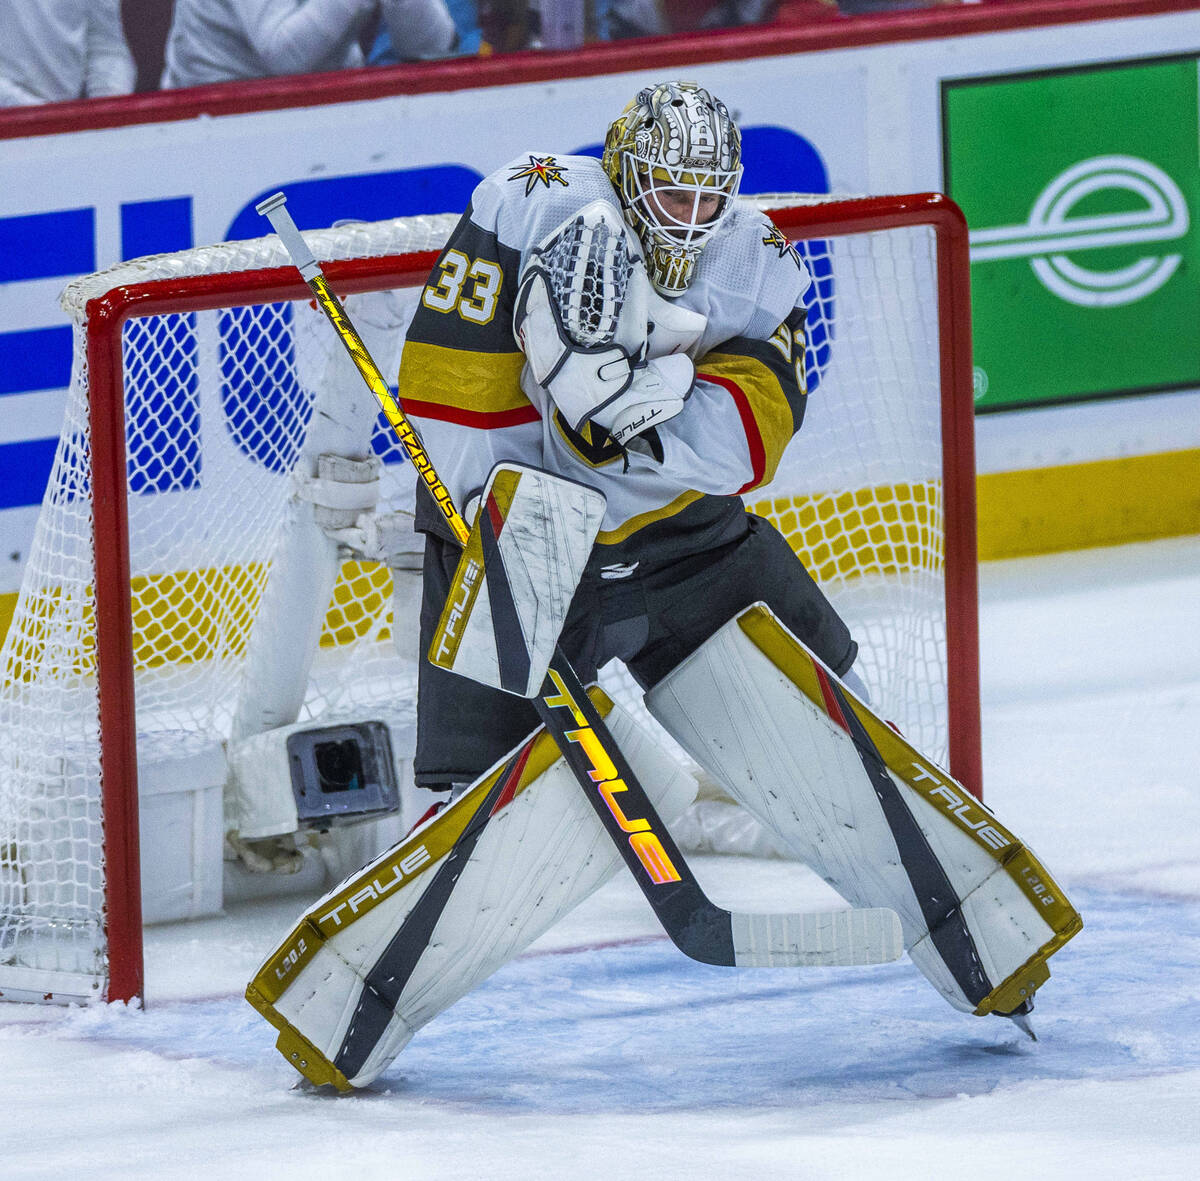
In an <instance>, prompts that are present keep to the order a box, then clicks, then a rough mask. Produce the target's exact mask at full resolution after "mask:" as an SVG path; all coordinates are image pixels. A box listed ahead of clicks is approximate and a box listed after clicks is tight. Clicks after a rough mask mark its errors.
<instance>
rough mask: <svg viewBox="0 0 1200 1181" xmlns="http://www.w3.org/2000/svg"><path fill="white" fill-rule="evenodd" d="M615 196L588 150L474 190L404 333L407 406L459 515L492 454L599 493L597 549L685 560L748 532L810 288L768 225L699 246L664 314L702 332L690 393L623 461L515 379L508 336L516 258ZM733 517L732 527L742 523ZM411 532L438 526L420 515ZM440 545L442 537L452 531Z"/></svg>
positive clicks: (743, 227)
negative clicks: (699, 322)
mask: <svg viewBox="0 0 1200 1181" xmlns="http://www.w3.org/2000/svg"><path fill="white" fill-rule="evenodd" d="M597 199H604V200H607V201H609V202H611V203H612V205H613V206H614V208H617V209H618V210H619V202H618V199H617V196H616V193H615V192H614V190H613V188H612V185H611V184H610V183H609V180H608V178H607V176H606V175H605V174H604V171H603V169H602V168H601V165H600V162H599V161H598V160H596V159H594V158H593V157H590V156H549V155H541V154H537V153H527V154H525V155H522V156H521V157H519V158H518V159H516V160H514V161H513V162H512V163H510V164H508V165H506V166H505V167H503V168H500V169H498V170H497V171H496V172H494V173H493V174H492V175H491V176H489V177H487V178H486V179H485V180H483V181H482V182H481V183H480V184H479V186H478V187H477V188H476V190H475V192H474V194H473V196H472V200H471V205H470V207H469V208H468V209H467V211H466V213H465V214H464V215H463V217H462V218H461V219H460V221H459V223H458V225H457V227H456V228H455V230H454V232H453V234H452V235H451V238H450V240H449V241H448V243H447V244H446V247H445V249H444V250H443V251H442V253H441V256H440V257H439V259H438V262H437V265H436V266H435V268H434V270H433V273H432V275H431V278H430V281H429V283H428V285H427V286H426V287H425V289H424V291H423V292H422V295H421V302H420V305H419V306H418V308H417V311H416V313H415V315H414V317H413V321H412V324H411V326H410V328H409V330H408V334H407V338H406V342H405V347H404V353H403V356H402V358H401V364H400V378H399V391H400V397H401V401H402V403H403V406H404V411H405V413H406V414H407V415H409V416H410V417H411V418H412V420H413V422H414V424H415V425H416V427H417V429H418V430H419V432H420V434H421V436H422V438H423V440H424V442H425V445H426V447H427V448H428V450H429V453H430V455H431V456H432V457H433V460H434V463H435V464H436V465H437V469H438V472H439V474H440V475H441V477H442V479H443V481H444V482H445V483H446V485H447V487H448V488H449V489H450V491H451V493H452V495H453V496H454V499H455V502H456V503H457V504H458V505H459V507H460V509H461V508H462V507H463V506H464V505H465V504H466V503H467V502H468V501H469V499H470V498H471V497H472V496H473V495H475V494H476V493H478V492H479V490H480V489H481V488H482V487H483V485H484V482H485V481H486V479H487V476H488V473H489V472H490V471H491V469H492V467H493V466H494V465H495V464H496V463H499V462H501V461H503V460H509V461H516V462H520V463H527V464H532V465H534V466H537V467H541V468H545V469H546V470H549V471H551V472H555V473H557V474H559V475H562V476H565V477H568V478H570V479H575V480H580V481H582V482H584V483H587V484H590V485H591V486H593V487H595V488H598V489H599V490H600V491H601V492H603V493H604V495H605V496H606V497H607V500H608V508H607V513H606V516H605V519H604V523H603V526H602V529H601V533H600V536H599V538H598V544H600V545H601V546H607V547H610V550H609V551H608V553H609V558H608V560H611V561H621V560H626V555H625V553H624V552H622V551H626V550H630V551H633V550H636V549H637V548H640V546H642V545H645V544H648V543H653V544H655V545H656V546H659V547H662V548H663V549H664V550H666V551H667V552H670V551H672V550H675V549H679V550H680V551H681V552H696V551H698V550H703V549H706V548H709V547H710V546H713V545H716V544H720V543H721V542H723V541H725V540H727V539H729V538H730V537H732V536H736V535H737V534H738V533H740V532H741V531H744V528H745V524H744V508H743V502H742V501H741V498H740V494H741V493H744V492H747V491H749V490H751V489H753V488H757V487H759V486H761V485H764V484H766V483H768V482H769V481H770V480H771V478H772V476H773V475H774V472H775V469H776V467H777V466H778V463H779V460H780V457H781V456H782V454H783V451H784V448H785V447H786V446H787V444H788V442H789V441H790V439H791V438H792V436H793V435H794V434H795V432H796V431H797V430H799V428H800V423H801V420H802V418H803V415H804V406H805V396H806V383H805V374H804V352H805V337H804V307H803V295H804V292H805V290H806V289H807V288H808V286H809V284H810V282H811V279H810V277H809V274H808V271H807V270H806V268H805V266H804V263H803V262H802V261H801V260H800V258H799V256H798V255H797V254H796V251H795V250H794V249H793V248H792V246H791V245H790V243H789V242H788V241H787V239H786V238H785V237H784V236H783V235H782V234H781V233H780V232H779V230H778V229H776V228H775V226H774V225H773V224H772V223H771V222H770V221H769V220H768V219H767V218H766V216H765V215H763V214H761V213H759V212H757V211H756V210H754V209H753V208H751V207H750V206H749V205H747V204H744V203H739V204H738V205H737V206H736V207H735V209H734V210H733V211H732V212H731V213H730V215H729V216H728V217H727V218H726V220H725V222H724V223H723V224H722V226H721V228H720V229H719V230H718V231H717V233H715V234H714V235H713V237H712V238H711V239H710V240H709V242H708V244H707V245H706V246H705V248H704V250H703V251H702V252H701V254H700V257H699V260H698V262H697V264H696V267H695V271H694V277H693V280H692V283H691V285H690V286H689V287H688V289H687V290H686V291H685V292H684V293H683V294H682V295H681V296H679V297H678V299H677V301H676V302H677V303H680V304H682V305H684V306H686V307H688V308H691V309H693V310H695V311H697V312H700V313H702V314H703V315H704V316H705V317H707V326H706V328H705V331H704V333H703V335H702V336H701V338H700V340H699V341H697V343H696V344H695V345H694V346H693V347H692V348H691V349H689V354H690V355H691V357H692V360H693V361H694V362H695V363H696V367H697V381H696V385H695V389H694V391H693V393H692V395H691V397H690V398H689V399H688V401H687V403H686V404H685V406H684V409H683V411H682V412H681V413H680V414H678V415H677V416H676V417H674V418H672V419H671V420H670V421H668V422H666V423H665V424H663V425H662V426H660V427H658V428H657V430H656V432H655V434H654V438H653V440H652V449H653V452H654V454H653V455H644V454H640V453H635V452H629V453H626V452H625V451H624V450H622V449H621V448H620V447H618V446H617V445H616V444H615V443H614V442H613V441H612V440H611V439H610V438H609V437H608V435H607V434H606V433H605V432H604V431H602V430H600V429H599V428H597V427H595V426H593V425H588V426H586V427H585V428H584V429H583V430H582V431H581V432H575V431H573V430H572V429H571V428H570V427H569V425H568V424H567V423H566V422H565V421H564V419H563V418H562V416H561V415H560V414H558V413H557V411H556V409H555V407H554V404H553V402H552V401H551V400H550V398H549V396H548V395H547V393H546V391H545V390H543V389H542V388H541V387H539V386H537V385H536V383H535V382H533V381H532V380H531V379H528V377H527V380H526V382H525V387H524V388H522V380H521V379H522V369H523V367H524V355H523V354H522V352H521V350H520V346H519V344H518V343H517V339H516V336H515V333H514V331H513V324H512V313H513V305H514V303H515V299H516V292H517V286H518V280H519V278H520V275H521V271H522V268H523V267H524V266H525V263H526V261H527V260H528V257H529V252H530V251H531V249H532V248H533V247H534V246H536V245H537V244H538V243H539V242H541V241H542V239H543V238H545V237H546V235H547V234H549V233H550V232H551V231H552V230H554V229H555V228H556V227H557V226H559V225H560V224H561V223H562V222H563V221H564V220H566V219H567V218H568V217H569V216H570V215H571V214H572V213H573V212H575V211H576V210H578V209H580V208H582V207H583V206H584V205H586V204H588V203H589V202H592V201H595V200H597ZM739 518H740V520H739ZM418 523H419V527H421V528H424V529H434V530H438V531H439V532H444V531H445V527H444V523H443V522H442V521H441V518H440V514H438V513H436V512H432V511H429V506H422V505H421V504H420V503H419V504H418ZM447 535H448V534H447Z"/></svg>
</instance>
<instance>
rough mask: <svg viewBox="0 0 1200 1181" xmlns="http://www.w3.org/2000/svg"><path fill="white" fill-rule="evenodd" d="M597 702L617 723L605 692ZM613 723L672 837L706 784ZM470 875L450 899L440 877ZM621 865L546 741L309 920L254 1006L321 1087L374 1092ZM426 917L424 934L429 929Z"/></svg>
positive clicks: (527, 748) (265, 977)
mask: <svg viewBox="0 0 1200 1181" xmlns="http://www.w3.org/2000/svg"><path fill="white" fill-rule="evenodd" d="M593 700H595V701H597V704H598V706H599V707H600V709H601V711H602V712H604V711H605V710H607V709H608V707H609V704H610V703H609V702H608V700H607V698H605V697H604V696H603V694H602V693H600V692H599V691H598V690H593ZM606 720H607V723H608V726H609V728H610V729H611V731H612V733H613V736H614V738H615V739H616V741H617V742H618V744H619V745H620V747H621V750H622V751H623V752H624V754H625V756H626V757H627V759H628V760H629V762H630V764H631V765H632V766H633V769H634V771H635V773H636V774H637V776H638V778H639V779H640V780H641V781H642V782H643V784H644V785H645V788H646V792H647V794H648V795H649V796H650V798H651V800H652V801H653V803H654V805H655V807H656V808H657V809H658V810H659V812H660V814H661V816H662V818H663V820H664V821H666V822H668V823H669V822H670V821H671V820H673V819H674V818H675V817H677V816H679V815H680V814H681V813H682V812H683V811H684V809H685V808H686V807H687V806H688V805H689V804H690V803H691V802H692V800H693V799H694V797H695V793H696V784H695V781H694V780H693V779H692V778H691V776H690V775H688V774H687V772H686V771H684V770H683V769H682V768H681V767H680V766H679V765H678V764H677V763H676V762H675V761H674V760H673V759H671V758H670V757H669V756H667V755H665V754H663V753H662V752H661V751H660V750H658V749H657V744H656V742H655V739H654V738H653V737H652V736H651V735H650V734H649V733H648V732H647V731H646V730H645V729H644V728H642V727H641V726H639V725H638V724H637V723H636V722H634V721H633V720H632V719H631V718H630V717H629V716H628V715H627V714H625V713H624V712H623V711H622V710H621V709H620V708H619V707H616V706H612V708H611V711H610V712H608V716H607V719H606ZM522 755H523V756H524V762H523V763H522V762H520V758H521V757H522ZM492 797H495V798H492ZM489 798H491V803H490V804H484V801H485V800H488V799H489ZM481 805H483V806H482V807H481ZM485 809H486V810H485ZM484 816H490V818H489V819H488V820H487V822H486V824H485V825H484V826H483V827H482V830H481V832H480V834H479V835H478V837H477V839H475V840H474V842H473V843H472V842H471V840H470V833H468V836H467V838H465V839H463V840H459V837H460V834H463V832H464V830H467V829H468V828H470V827H471V826H472V825H473V823H478V822H479V821H480V820H481V819H482V818H483V817H484ZM456 841H458V844H457V845H456ZM464 848H465V849H467V850H468V854H467V856H466V858H465V861H464V860H463V850H464ZM452 849H454V850H455V854H454V859H453V860H452V859H451V858H450V857H449V856H448V855H449V854H450V852H451V850H452ZM460 864H461V865H462V869H461V873H460V874H459V876H458V877H457V880H456V881H455V882H454V883H453V885H452V886H449V885H448V881H449V879H448V877H447V876H445V875H444V874H443V871H446V872H447V873H448V871H447V870H446V867H447V866H448V865H449V866H451V867H453V866H457V865H460ZM620 864H621V860H620V854H619V853H618V852H617V850H616V849H615V847H614V846H613V844H612V842H611V840H610V838H609V837H608V835H607V834H606V833H605V831H604V828H603V827H602V825H601V823H600V821H599V819H598V818H597V817H596V814H595V812H594V811H593V810H592V806H591V804H590V803H589V802H588V801H587V800H586V799H585V798H584V795H583V793H582V792H581V790H580V788H579V786H578V785H577V784H576V782H575V780H574V777H573V775H572V774H571V772H570V770H569V769H568V767H567V765H566V763H565V761H564V760H563V759H562V757H561V755H559V753H558V750H557V748H556V747H555V745H554V742H553V740H552V739H551V738H550V737H549V736H548V735H547V734H546V733H545V732H544V731H543V730H539V731H537V733H535V734H534V735H533V736H532V737H531V738H530V739H529V740H528V742H527V743H525V744H524V745H523V746H522V747H521V748H518V750H517V751H515V752H513V753H512V754H511V755H510V756H509V757H508V758H507V759H506V760H504V761H503V762H501V763H500V764H498V765H497V766H496V767H495V768H493V769H492V771H490V772H489V773H488V774H487V775H485V776H483V777H482V778H481V779H480V780H479V781H478V782H477V783H476V784H474V785H473V786H472V787H471V788H470V789H469V790H468V791H467V792H466V793H464V794H463V795H462V796H461V797H460V798H459V799H458V800H456V801H455V802H454V803H453V804H452V805H451V806H450V807H448V808H446V809H444V810H443V811H442V812H440V813H439V814H438V815H437V816H435V817H434V818H433V819H432V820H431V821H429V822H427V823H426V824H424V825H422V826H421V828H419V829H417V830H416V831H415V832H413V833H411V834H410V835H409V836H408V837H407V838H406V839H405V840H403V841H401V842H400V843H399V844H398V845H396V846H395V847H394V848H393V849H391V850H389V851H388V852H387V853H385V854H384V855H382V856H381V857H378V858H376V859H375V860H374V861H373V862H371V863H370V864H368V865H367V866H366V867H365V868H364V869H362V870H360V871H359V872H358V873H357V874H355V875H353V877H351V878H349V879H348V880H347V881H345V882H343V883H342V884H341V885H340V886H338V887H337V889H335V890H333V891H331V892H330V893H329V894H328V895H326V897H325V898H323V899H322V900H321V901H320V902H319V903H317V904H316V905H315V906H314V907H312V908H311V909H310V910H309V911H308V912H307V914H305V915H304V916H303V918H302V919H301V921H300V923H299V924H298V925H297V927H296V928H295V930H293V932H292V933H291V935H289V937H288V938H287V939H286V940H285V941H284V942H283V944H282V945H281V946H280V947H279V948H278V949H277V950H276V951H275V952H274V954H273V955H272V956H271V957H270V958H269V959H268V960H267V962H266V963H265V964H264V965H263V967H262V968H261V969H260V970H259V972H258V974H257V975H256V976H255V978H254V980H253V981H252V982H251V983H250V986H249V987H248V989H247V993H246V995H247V999H249V1000H250V1002H251V1004H253V1005H254V1006H255V1007H256V1008H257V1009H259V1011H260V1012H262V1013H263V1014H264V1016H266V1017H267V1019H268V1020H269V1021H271V1023H272V1024H273V1025H275V1026H276V1027H277V1028H278V1029H279V1030H280V1031H281V1032H280V1038H279V1042H278V1046H279V1049H280V1052H281V1053H283V1055H284V1056H285V1057H286V1058H288V1060H289V1061H291V1062H292V1064H293V1065H294V1066H295V1067H296V1068H297V1069H298V1070H300V1071H301V1073H302V1074H304V1075H305V1076H306V1077H307V1078H309V1079H310V1080H311V1081H313V1082H316V1083H332V1084H333V1085H335V1086H337V1087H338V1088H339V1089H342V1090H347V1089H350V1088H351V1087H362V1086H366V1085H367V1084H368V1083H370V1082H371V1081H372V1080H373V1079H375V1078H376V1077H377V1076H378V1075H379V1074H380V1073H381V1072H382V1071H383V1070H384V1069H386V1067H387V1066H388V1064H389V1063H390V1062H391V1061H392V1059H393V1058H394V1057H395V1055H396V1054H397V1053H398V1052H399V1051H400V1050H401V1049H402V1048H403V1047H404V1045H405V1044H406V1043H407V1042H408V1040H409V1039H410V1038H411V1037H412V1035H413V1033H414V1032H415V1031H416V1030H418V1029H420V1028H421V1027H422V1026H423V1025H425V1024H426V1023H427V1022H428V1021H430V1020H432V1019H433V1018H434V1017H436V1016H437V1014H439V1013H440V1012H442V1011H443V1010H444V1009H446V1008H447V1007H448V1006H449V1005H451V1004H453V1003H454V1001H456V1000H458V998H459V997H461V996H463V995H465V994H466V993H467V992H469V991H470V990H471V989H473V988H474V987H476V986H477V985H478V984H479V983H480V982H482V981H483V980H485V979H486V978H487V977H488V976H490V975H491V974H492V973H493V972H495V971H496V970H497V969H498V968H499V967H501V966H502V965H503V964H505V963H507V962H508V961H509V960H510V959H512V958H513V957H514V956H516V955H517V954H519V953H520V952H521V951H522V950H523V949H524V948H526V947H527V946H528V945H529V944H530V943H532V942H533V941H534V940H535V939H536V938H537V937H538V936H539V935H541V934H542V933H543V932H545V931H546V930H548V929H549V928H550V927H551V926H553V924H554V923H555V922H556V921H557V920H558V919H559V918H560V917H561V916H562V915H564V914H566V913H567V911H569V910H570V909H572V908H573V907H574V906H576V905H577V904H578V903H579V902H581V901H583V899H584V898H586V897H588V895H590V894H591V893H593V892H594V891H595V890H596V889H597V888H598V887H599V886H600V885H602V884H603V883H604V882H605V881H606V880H607V879H608V878H609V877H611V876H612V874H613V873H615V872H616V870H617V869H618V867H619V866H620ZM427 894H428V895H429V898H428V900H426V901H425V902H424V904H423V906H422V907H421V908H419V909H417V913H416V915H414V909H415V908H418V903H421V902H422V900H423V899H425V898H426V895H427ZM423 914H427V919H426V922H427V924H428V925H427V927H426V928H425V929H420V928H418V926H417V925H416V924H417V923H418V922H419V920H420V917H421V915H423ZM402 929H403V931H402ZM401 932H402V934H401ZM380 997H383V998H385V1001H381V1000H379V999H378V998H380ZM385 1002H386V1003H385Z"/></svg>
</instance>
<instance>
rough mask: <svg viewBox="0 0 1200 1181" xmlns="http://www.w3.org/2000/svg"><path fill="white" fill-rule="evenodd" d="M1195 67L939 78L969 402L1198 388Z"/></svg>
mask: <svg viewBox="0 0 1200 1181" xmlns="http://www.w3.org/2000/svg"><path fill="white" fill-rule="evenodd" d="M1197 66H1198V59H1197V58H1196V56H1195V55H1191V56H1188V57H1175V58H1166V59H1156V60H1146V61H1136V62H1122V63H1116V64H1109V65H1104V66H1095V67H1088V68H1080V69H1072V70H1062V71H1055V72H1044V73H1038V74H1022V75H1007V76H1003V77H993V78H973V79H964V80H961V81H954V82H944V83H943V84H942V115H943V122H942V126H943V135H944V168H945V177H946V191H947V192H948V193H949V194H950V196H951V197H953V198H954V200H955V201H957V202H958V204H959V205H960V206H962V209H963V212H964V213H965V214H966V217H967V223H968V225H969V226H970V229H971V294H972V317H973V322H974V345H975V366H976V370H975V396H976V408H977V409H978V410H980V411H987V410H1002V409H1009V408H1012V407H1016V406H1028V405H1036V404H1045V403H1053V402H1066V401H1075V400H1079V399H1084V398H1096V397H1105V396H1110V395H1114V394H1125V393H1140V392H1150V391H1156V390H1169V389H1179V388H1187V387H1192V386H1197V387H1200V227H1197V226H1196V225H1195V222H1196V220H1197V219H1200V95H1198V93H1197V77H1198V70H1197Z"/></svg>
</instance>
